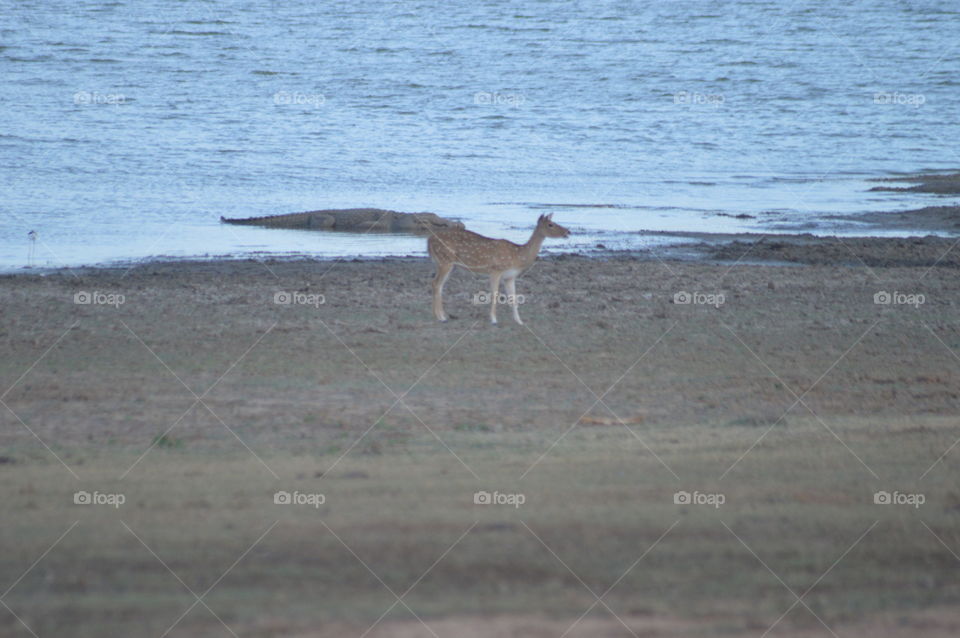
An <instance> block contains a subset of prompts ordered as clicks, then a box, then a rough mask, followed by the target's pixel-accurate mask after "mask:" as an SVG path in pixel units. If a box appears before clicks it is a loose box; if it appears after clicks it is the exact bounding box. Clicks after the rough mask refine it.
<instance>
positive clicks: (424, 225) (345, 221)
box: [220, 208, 463, 235]
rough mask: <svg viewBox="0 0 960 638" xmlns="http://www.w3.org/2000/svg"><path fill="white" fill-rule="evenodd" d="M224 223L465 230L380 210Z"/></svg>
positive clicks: (425, 217) (431, 218)
mask: <svg viewBox="0 0 960 638" xmlns="http://www.w3.org/2000/svg"><path fill="white" fill-rule="evenodd" d="M220 221H221V222H224V223H226V224H242V225H246V226H266V227H268V228H296V229H302V230H334V231H343V232H353V233H366V232H378V233H412V234H415V235H429V234H431V233H433V232H436V231H439V230H448V229H454V228H459V229H462V228H463V223H461V222H458V221H453V220H450V219H445V218H443V217H440V216H438V215H435V214H433V213H399V212H397V211H393V210H383V209H380V208H345V209H336V208H334V209H327V210H312V211H307V212H305V213H289V214H286V215H268V216H266V217H247V218H244V219H236V218H235V219H228V218H226V217H221V218H220Z"/></svg>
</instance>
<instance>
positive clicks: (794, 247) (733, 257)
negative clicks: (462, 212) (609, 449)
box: [0, 231, 960, 280]
mask: <svg viewBox="0 0 960 638" xmlns="http://www.w3.org/2000/svg"><path fill="white" fill-rule="evenodd" d="M635 234H640V235H644V236H654V237H676V238H680V239H687V240H689V241H681V242H678V243H675V244H668V245H664V246H657V247H655V248H637V249H607V248H605V247H598V248H596V249H594V250H581V251H578V252H570V253H545V254H541V255H540V257H539V260H540V261H546V262H555V261H567V260H586V261H611V260H613V261H616V260H629V261H640V262H644V261H652V262H657V261H667V262H674V261H675V262H687V263H700V264H705V265H714V264H715V265H723V264H733V263H736V264H738V265H743V266H752V265H768V266H771V265H779V266H799V265H832V266H911V267H932V266H934V265H937V266H942V267H948V268H956V267H960V251H958V252H957V254H954V251H953V250H952V249H953V248H954V247H955V246H956V245H957V244H958V242H960V238H954V237H941V236H935V235H926V236H909V237H871V236H859V237H838V236H827V237H823V236H816V235H812V234H809V233H802V234H770V233H708V232H703V233H687V232H684V233H680V232H671V231H640V232H639V233H635ZM399 262H412V263H418V262H429V258H428V257H427V256H426V255H410V254H407V255H387V256H370V257H364V256H359V255H357V256H343V257H315V256H309V255H303V254H293V255H269V256H264V257H262V258H257V257H252V256H233V255H225V256H213V257H209V258H206V257H164V256H157V257H150V258H147V259H144V260H137V261H120V262H110V263H105V264H94V265H85V266H63V267H21V268H18V269H15V270H7V271H0V280H3V279H7V278H17V277H48V276H51V275H73V276H81V275H95V274H98V273H103V274H109V273H117V272H120V273H124V272H129V273H132V272H135V271H143V270H154V271H155V270H158V269H160V270H170V269H187V270H192V271H197V272H203V271H211V270H223V269H226V268H231V267H236V266H239V265H242V264H259V265H266V266H272V265H281V264H336V263H376V264H389V263H399Z"/></svg>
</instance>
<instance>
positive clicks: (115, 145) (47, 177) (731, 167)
mask: <svg viewBox="0 0 960 638" xmlns="http://www.w3.org/2000/svg"><path fill="white" fill-rule="evenodd" d="M958 34H960V5H958V4H957V3H956V1H955V0H943V1H934V0H929V1H924V0H910V1H909V2H904V1H903V0H884V1H881V0H870V1H862V2H855V3H823V2H810V1H806V2H804V1H800V2H789V1H783V2H767V1H762V0H755V1H745V0H743V1H730V2H722V1H711V2H706V1H703V0H698V1H683V0H661V1H647V2H639V1H637V2H632V1H604V0H594V1H591V2H580V1H576V0H541V1H531V0H526V1H524V2H491V1H477V0H471V1H470V2H466V1H459V0H453V1H451V0H444V1H439V0H437V1H425V0H413V1H410V2H377V1H368V2H341V1H324V2H316V1H306V0H287V1H285V2H278V3H254V2H249V1H246V0H244V1H242V2H240V1H234V0H226V1H218V2H209V3H207V2H199V1H198V2H151V1H149V0H137V1H133V0H123V1H117V2H89V1H87V2H85V1H82V0H81V1H71V2H63V3H61V2H56V1H52V0H44V1H41V2H30V1H18V2H6V1H5V2H3V3H2V11H0V35H2V38H0V83H2V91H0V112H2V113H3V126H2V128H0V163H2V167H3V168H2V173H3V185H4V187H3V198H2V200H0V268H4V269H7V270H9V269H12V268H19V267H22V266H23V265H25V264H26V263H27V259H28V252H29V250H30V249H31V245H30V241H29V240H28V238H27V233H28V231H30V230H35V231H36V232H37V233H38V239H37V241H36V244H35V246H33V249H34V250H35V253H36V254H35V257H34V263H35V264H36V265H40V266H62V265H77V264H92V263H104V262H110V261H116V260H128V259H139V258H144V257H148V256H158V255H160V256H214V255H237V256H243V255H250V256H256V255H265V254H279V255H284V254H293V253H305V254H309V255H316V256H333V255H356V254H364V255H382V254H423V253H424V252H425V246H424V244H425V242H424V241H423V240H422V239H415V238H408V237H389V236H356V235H342V234H335V235H334V234H326V233H316V232H303V231H281V230H270V229H258V228H249V227H231V226H226V225H222V224H220V223H219V218H220V216H221V215H224V216H227V217H247V216H254V215H269V214H279V213H288V212H297V211H303V210H314V209H318V208H341V207H344V208H345V207H358V206H374V207H380V208H390V209H395V210H401V211H408V212H412V211H433V212H436V213H439V214H441V215H446V216H452V217H457V218H460V219H462V220H463V221H465V222H466V223H467V225H468V226H469V227H470V228H472V229H475V230H477V231H479V232H483V233H485V234H494V235H499V236H504V237H508V238H511V239H514V240H523V239H524V238H525V237H526V235H527V234H528V233H529V229H530V228H531V226H532V224H533V221H534V220H535V218H536V216H537V215H538V214H540V213H541V212H545V211H550V212H554V213H555V217H556V219H557V220H558V221H560V222H561V223H563V224H565V225H568V226H570V227H571V228H572V229H573V230H574V232H575V235H574V236H573V237H571V238H570V239H569V240H567V241H564V242H552V243H551V244H550V246H551V247H552V249H554V250H576V249H580V248H583V247H585V246H591V245H593V244H595V243H596V242H603V243H605V244H606V245H607V246H609V247H631V246H636V247H640V246H644V245H648V244H649V243H650V242H652V241H665V240H664V239H663V238H659V239H652V238H650V237H645V236H642V235H638V234H635V233H634V232H633V231H640V230H678V231H689V230H697V231H717V232H726V231H731V232H732V231H763V232H798V231H799V232H806V231H810V232H816V233H830V232H835V231H837V230H839V231H840V232H855V229H850V228H849V227H844V228H840V229H838V228H837V227H835V226H834V225H832V222H830V220H828V219H824V216H825V215H827V214H830V213H838V212H840V213H856V212H865V211H875V210H893V209H903V208H911V207H918V206H922V205H925V204H927V203H930V202H934V201H936V202H938V203H939V202H944V199H943V198H935V197H931V196H920V195H911V196H904V195H896V196H894V195H891V194H884V193H870V192H868V190H867V189H868V188H869V187H870V186H871V184H870V183H869V182H867V181H866V180H868V179H869V178H872V177H878V176H884V175H889V174H891V173H895V172H905V171H917V170H926V169H956V168H957V167H960V156H958V150H957V140H958V138H960V117H958V114H960V110H958V106H960V49H958V45H960V38H958ZM947 199H949V198H947ZM952 202H953V200H951V203H952ZM744 213H745V214H748V215H752V216H753V217H752V218H748V219H737V218H735V217H733V216H732V215H737V214H744Z"/></svg>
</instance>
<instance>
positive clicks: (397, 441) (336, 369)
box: [0, 239, 960, 636]
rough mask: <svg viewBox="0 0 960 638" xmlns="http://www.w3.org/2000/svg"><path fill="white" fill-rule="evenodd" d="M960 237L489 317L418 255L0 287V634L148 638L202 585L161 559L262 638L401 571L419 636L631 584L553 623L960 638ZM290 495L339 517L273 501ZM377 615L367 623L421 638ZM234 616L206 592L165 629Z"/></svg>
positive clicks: (591, 275)
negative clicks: (706, 498) (437, 295)
mask: <svg viewBox="0 0 960 638" xmlns="http://www.w3.org/2000/svg"><path fill="white" fill-rule="evenodd" d="M951 245H952V242H951V241H949V240H936V239H926V240H916V241H914V240H862V241H859V240H845V241H844V243H843V244H839V243H837V242H833V243H830V242H828V241H827V242H813V241H806V242H803V241H800V240H797V241H795V242H784V243H782V245H780V244H775V243H773V242H766V241H765V242H761V243H760V244H753V243H745V244H743V246H742V249H743V250H742V251H741V252H739V253H738V252H737V251H738V250H739V247H737V246H736V245H733V246H728V247H725V248H721V249H718V248H717V247H716V246H711V245H709V244H704V246H706V248H703V250H710V251H713V252H712V253H711V254H710V257H711V259H714V260H716V263H695V262H680V261H660V260H659V259H658V258H656V257H654V256H650V255H618V254H612V255H608V256H606V257H604V258H595V259H587V258H583V257H559V258H553V259H549V260H543V261H541V262H538V264H537V265H536V266H535V267H534V268H533V269H532V270H531V271H530V272H528V273H527V274H525V275H524V276H523V277H522V278H521V279H520V281H519V283H518V292H520V293H522V294H523V295H525V299H524V303H523V304H522V306H521V309H520V311H521V315H522V316H523V318H524V320H525V321H526V325H525V326H518V325H515V324H513V322H512V321H511V319H510V313H509V312H508V311H507V310H506V309H501V313H500V318H501V325H499V326H496V327H494V326H490V325H488V323H487V322H486V319H485V317H486V309H485V308H484V307H481V306H478V305H475V304H474V303H473V298H474V295H475V294H476V293H478V292H479V291H481V290H482V289H483V286H484V284H485V281H484V279H482V278H479V277H474V276H472V275H469V274H465V273H459V272H458V273H457V274H456V275H455V276H454V277H452V278H451V280H450V281H449V282H448V285H447V306H448V312H449V313H450V314H451V315H453V316H454V317H456V319H455V320H453V321H451V322H449V323H447V324H438V323H436V322H434V321H433V320H432V317H431V314H430V309H429V281H430V278H431V276H432V266H431V264H430V263H429V262H428V261H427V260H425V259H414V258H410V259H394V260H382V261H353V262H340V263H331V262H313V261H293V262H266V263H260V262H254V261H233V262H231V261H218V262H206V263H154V264H146V265H140V266H137V267H135V268H132V269H128V270H124V269H81V270H71V271H60V272H56V273H51V274H47V275H43V276H39V275H16V276H7V277H0V344H2V346H0V348H2V351H3V358H2V362H0V386H2V387H0V390H2V391H3V394H2V395H0V397H2V400H3V404H4V406H6V407H3V408H2V409H0V479H2V480H0V485H2V488H0V496H2V501H3V503H4V505H3V509H4V513H3V523H4V524H3V525H0V546H3V547H4V550H5V551H4V552H3V553H2V558H0V573H2V574H3V580H2V582H0V593H2V592H3V590H5V589H6V588H7V587H8V586H11V585H12V587H11V590H9V591H8V592H7V594H6V595H4V596H2V597H0V601H2V602H4V603H5V604H7V605H8V607H9V608H8V610H6V611H7V613H5V610H4V609H3V608H0V634H2V635H11V636H16V635H30V634H29V633H28V632H27V630H26V629H25V628H24V624H25V625H27V626H29V627H31V629H32V630H33V631H35V632H36V633H37V634H38V635H41V636H43V635H83V636H86V635H90V636H93V635H120V634H119V633H116V632H121V633H123V632H131V631H133V632H143V631H148V633H151V632H152V633H151V635H154V634H155V635H160V634H161V633H163V631H164V630H165V629H166V628H168V627H169V626H170V623H172V622H174V620H176V619H177V617H178V615H180V614H181V613H182V612H183V610H184V609H186V608H187V607H189V606H190V603H191V602H195V599H193V598H192V597H191V595H190V594H189V593H188V592H187V591H186V590H185V589H183V588H180V587H179V586H178V583H177V579H176V578H174V576H172V575H171V573H176V574H177V578H182V579H183V581H182V582H183V583H185V585H187V586H189V587H190V588H191V589H193V590H194V591H195V592H196V593H197V594H198V595H199V594H201V593H203V592H204V591H205V590H206V589H207V588H208V587H211V588H213V586H215V589H214V592H213V593H212V594H211V595H210V598H209V599H208V600H209V603H208V604H209V605H210V608H211V609H213V610H215V611H217V612H218V615H219V616H220V617H221V618H222V620H223V621H224V623H225V624H227V625H228V626H230V627H231V628H232V630H235V631H236V632H237V633H238V634H239V635H251V636H273V635H277V636H279V635H300V636H328V635H329V636H334V635H360V634H362V633H363V631H364V629H365V628H367V627H370V625H371V623H373V622H374V621H376V620H377V618H378V617H379V616H380V614H382V613H383V611H384V609H386V608H387V607H389V606H390V605H391V603H394V602H396V598H395V597H393V596H392V595H391V594H390V593H389V590H391V589H392V590H393V591H394V592H396V593H397V595H400V594H402V593H403V592H404V591H405V590H406V589H407V588H408V587H410V586H411V584H416V589H415V590H414V591H413V593H412V594H410V598H409V599H408V600H409V603H410V606H411V608H412V609H414V610H416V612H417V615H418V616H420V617H421V618H422V619H423V620H425V621H426V622H427V624H428V625H429V626H430V627H431V628H432V629H433V630H434V631H435V632H436V634H437V635H440V636H446V635H451V636H453V635H457V636H471V635H496V636H546V635H561V634H562V633H563V631H564V630H565V629H566V628H567V627H569V626H570V625H571V623H573V622H574V621H575V620H576V619H577V617H579V616H580V614H581V613H583V612H584V611H585V610H587V609H588V608H590V607H591V604H592V603H594V602H595V601H596V598H595V596H594V594H593V593H591V592H596V595H600V594H601V593H603V592H604V591H605V590H607V589H608V588H611V585H612V584H617V583H619V584H618V585H617V586H616V587H614V588H611V591H610V594H609V598H606V597H605V598H604V601H606V602H607V603H608V604H609V605H610V608H611V609H612V610H613V612H615V613H613V612H610V613H608V611H607V610H605V609H604V608H603V607H602V606H600V607H595V608H593V609H592V611H591V613H590V614H588V615H587V617H586V618H585V619H584V620H583V622H582V623H581V624H580V625H578V626H577V627H575V628H574V630H573V631H571V633H569V634H567V635H575V636H577V635H584V636H586V635H610V636H614V635H627V636H629V635H630V634H631V633H633V634H635V635H643V636H674V635H677V636H679V635H761V634H763V632H764V631H765V630H766V629H767V628H769V627H770V626H771V624H772V623H774V622H775V621H776V620H777V618H778V616H780V615H781V614H783V613H784V611H785V610H787V609H788V608H790V610H791V611H789V613H787V614H786V617H785V618H784V619H783V620H782V622H780V623H778V624H777V626H776V628H775V629H774V630H773V631H772V632H771V633H770V634H769V635H771V636H776V635H790V636H807V635H810V636H812V635H824V633H825V632H826V633H827V634H828V635H829V632H828V630H827V629H826V628H825V627H824V625H827V626H829V627H831V628H832V629H833V630H836V633H837V635H849V636H860V635H863V636H866V635H868V634H869V635H872V636H895V635H906V634H915V633H922V634H923V635H927V636H941V635H942V636H948V635H956V632H957V628H958V624H957V623H958V616H957V614H956V611H955V610H956V604H957V602H958V601H960V569H958V567H960V562H958V560H957V559H956V556H955V555H956V554H960V531H958V530H960V525H958V523H960V518H958V517H960V492H958V491H957V489H956V485H957V478H958V470H960V466H958V465H957V459H958V458H960V457H958V453H957V450H956V448H955V447H954V446H955V445H956V443H955V442H956V441H957V440H958V438H960V422H958V421H957V417H956V415H957V408H958V404H960V393H958V387H960V357H958V354H960V326H958V324H957V311H958V303H960V281H958V280H957V277H956V273H957V271H956V266H957V261H956V260H957V257H956V255H955V254H954V253H953V252H952V251H951V250H950V248H951ZM851 250H852V251H853V254H851ZM748 252H749V254H747V253H748ZM738 259H739V260H740V261H738ZM765 260H770V261H774V262H776V263H778V264H779V263H788V264H793V265H746V264H747V263H753V262H754V261H761V262H762V261H765ZM801 263H805V264H812V265H799V264H801ZM84 301H89V303H82V302H84ZM284 488H286V489H289V490H290V491H293V490H294V489H295V488H296V489H301V490H303V491H310V490H314V491H317V490H322V491H324V492H325V493H326V494H327V497H328V499H329V500H328V502H327V503H326V504H325V505H324V506H323V508H321V509H317V510H311V509H307V510H303V511H300V510H298V513H296V514H291V513H288V510H283V511H282V513H280V514H278V513H277V509H276V507H278V506H275V505H274V504H273V503H272V502H271V501H270V495H271V494H273V493H274V492H275V491H276V490H277V489H284ZM77 489H86V490H88V491H90V492H94V491H96V490H100V491H101V492H110V491H111V490H112V491H120V492H123V493H125V494H126V495H127V499H128V504H127V505H124V506H123V508H119V509H117V510H116V511H112V510H110V509H100V510H96V509H89V508H88V509H84V508H82V507H81V506H74V505H73V503H72V502H71V501H70V496H71V494H72V493H73V492H74V491H75V490H77ZM480 489H487V490H490V491H493V490H495V489H499V490H500V491H501V492H504V493H510V492H522V493H524V494H526V495H527V498H528V503H527V504H526V505H524V506H523V508H522V509H519V508H517V509H514V508H507V509H502V508H501V509H496V508H493V509H490V508H486V509H485V508H483V507H479V509H477V507H475V506H474V505H473V503H472V501H471V495H472V494H473V493H474V492H475V491H476V490H480ZM678 489H685V490H688V491H690V492H697V491H698V490H699V491H700V492H702V493H715V492H722V493H723V494H725V498H726V499H728V503H727V504H726V505H724V509H721V510H717V509H716V508H707V509H704V508H700V509H698V508H697V507H692V508H691V507H685V508H684V507H680V508H679V509H678V506H677V505H676V504H675V503H674V501H673V495H674V493H675V492H676V491H677V490H678ZM877 490H887V491H890V492H894V491H896V490H899V491H900V492H903V493H915V492H922V493H923V494H924V498H925V501H926V504H925V505H924V506H923V508H913V507H906V506H890V507H883V506H882V505H875V504H874V503H873V501H872V497H871V495H872V494H874V492H876V491H877ZM78 508H79V509H78ZM74 521H77V522H78V524H77V525H76V528H75V531H70V532H69V534H68V535H67V536H66V537H65V538H64V539H63V540H62V542H61V543H60V544H59V545H56V549H54V550H52V551H49V553H45V551H46V550H49V549H50V548H51V544H52V543H54V541H56V540H57V538H58V536H59V535H60V534H61V533H62V532H63V530H66V529H68V527H69V526H70V525H71V524H72V522H74ZM271 521H276V522H277V524H276V527H275V528H273V527H270V525H271ZM674 523H676V524H677V526H676V531H675V532H670V534H671V535H670V537H669V538H667V539H664V540H663V543H662V546H658V549H657V550H656V551H654V552H652V553H651V554H650V556H649V557H648V558H645V559H644V562H643V563H641V564H640V565H641V567H640V568H638V569H636V570H634V571H630V572H629V573H626V572H625V570H627V568H628V567H630V566H631V564H632V563H634V561H636V560H637V557H638V556H640V555H642V554H643V552H644V550H645V549H647V548H649V547H651V545H652V544H654V543H655V542H657V539H658V537H660V535H661V534H664V533H665V530H670V529H673V528H671V527H670V526H671V525H672V524H674ZM473 524H476V527H475V528H473V527H470V526H471V525H473ZM874 524H875V525H876V527H875V529H876V531H870V530H872V529H874V528H872V527H871V525H874ZM71 529H72V528H71ZM264 530H267V532H269V535H268V536H266V538H265V540H263V543H262V544H261V545H256V544H254V545H255V549H254V547H252V546H251V543H253V542H254V541H255V540H257V538H258V536H259V535H260V534H261V533H264ZM271 530H273V531H271ZM464 530H468V531H469V530H473V531H469V533H468V535H467V537H466V540H464V541H463V542H462V543H461V544H460V545H457V546H456V549H455V550H452V551H450V554H449V557H446V558H444V559H443V560H442V561H440V562H439V563H437V565H436V567H435V568H434V570H433V571H431V572H430V573H429V575H428V576H426V577H424V578H423V579H422V581H420V580H418V577H420V576H423V575H424V574H425V572H424V570H425V569H426V568H427V567H430V565H431V564H432V563H433V562H434V561H437V559H438V557H439V556H441V554H442V553H443V551H444V549H445V548H451V547H453V545H454V544H455V541H457V538H458V536H459V535H460V534H461V533H464ZM865 530H866V532H865ZM334 532H337V534H336V536H334V535H333V533H334ZM134 533H136V537H135V536H134ZM867 533H868V534H867ZM861 534H867V536H865V537H864V538H865V539H866V540H863V542H862V544H860V545H857V544H856V543H854V541H857V539H858V536H860V535H861ZM741 539H742V540H741ZM668 541H669V542H668ZM858 542H859V541H858ZM147 547H149V548H150V551H147V550H146V549H145V548H147ZM346 547H349V551H347V550H345V549H344V548H346ZM545 548H549V549H545ZM855 548H856V549H855ZM245 550H247V551H249V552H250V553H249V556H248V557H247V558H245V559H244V560H243V561H242V562H241V563H240V564H239V566H237V567H236V568H235V571H233V572H231V575H230V576H228V577H226V578H224V579H223V580H222V583H221V581H220V580H218V579H217V577H218V576H219V575H221V574H224V570H226V569H227V568H228V567H230V566H231V563H233V562H234V561H235V560H236V559H237V557H238V556H240V555H241V554H243V553H244V551H245ZM845 551H849V556H850V558H849V559H847V558H844V559H843V560H839V561H838V559H839V558H840V557H842V556H845V554H844V552H845ZM151 552H155V555H151ZM754 552H755V554H754ZM38 557H40V558H42V560H37V559H38ZM161 558H162V559H163V562H164V563H166V564H167V565H168V566H169V568H170V571H168V570H167V569H165V568H164V566H163V565H162V564H161V563H160V562H158V560H157V559H161ZM361 559H362V561H361ZM34 561H37V566H36V567H35V568H32V567H31V565H32V564H33V563H34ZM834 561H838V566H836V567H835V568H833V571H829V570H828V568H830V566H831V564H832V563H834ZM363 563H366V565H368V566H369V568H370V569H369V570H367V569H364V565H363ZM764 564H766V565H767V567H769V569H767V568H765V567H764ZM825 570H828V571H829V573H828V571H825ZM372 573H375V574H376V576H377V578H374V577H373V576H371V574H372ZM21 574H23V576H22V577H21V578H19V579H18V576H20V575H21ZM381 577H382V581H381V582H378V579H379V578H381ZM621 577H622V578H623V580H622V581H620V580H618V578H621ZM780 578H782V579H783V582H779V581H778V579H780ZM171 589H172V590H173V592H172V593H171V592H170V590H171ZM808 590H809V591H810V593H809V598H804V602H805V603H806V604H809V605H810V610H809V613H808V610H807V608H806V607H805V605H793V606H792V604H793V603H796V596H794V595H793V594H792V593H791V591H795V592H797V595H801V594H804V592H805V591H808ZM405 600H407V599H405ZM391 609H392V611H391V613H390V614H388V615H387V616H386V617H385V618H384V619H383V621H382V623H381V624H379V625H378V626H377V627H376V628H375V629H374V630H373V631H372V632H371V633H369V634H367V635H369V636H381V635H382V636H386V635H394V636H408V635H409V636H414V635H431V634H430V632H429V631H427V630H426V629H424V627H423V625H422V624H421V623H420V622H418V621H416V620H415V619H414V618H412V617H411V615H410V613H408V612H407V610H406V609H404V608H403V606H402V605H399V604H398V606H396V607H395V608H391ZM814 612H815V613H814ZM14 613H15V614H16V615H14ZM818 617H819V618H820V619H821V620H822V621H823V622H822V623H821V620H818V619H817V618H818ZM18 618H19V619H20V620H18ZM21 620H22V621H23V624H21V622H20V621H21ZM627 627H629V628H630V629H629V630H628V629H627ZM226 632H227V630H226V629H225V628H224V626H223V625H222V624H221V623H220V622H219V621H217V620H215V619H214V618H213V617H212V615H211V614H210V613H208V612H207V611H206V610H205V609H204V607H203V606H202V605H201V606H198V607H196V608H195V609H194V610H193V611H192V612H190V613H189V614H187V615H186V616H185V617H184V618H183V620H182V624H180V625H178V626H177V627H176V629H174V630H173V631H172V632H171V633H170V634H168V635H172V636H178V635H185V636H186V635H191V636H195V635H224V634H225V633H226ZM424 632H426V634H425V633H424Z"/></svg>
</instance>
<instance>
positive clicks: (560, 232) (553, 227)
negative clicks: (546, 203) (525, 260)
mask: <svg viewBox="0 0 960 638" xmlns="http://www.w3.org/2000/svg"><path fill="white" fill-rule="evenodd" d="M537 230H539V231H541V232H542V233H543V234H544V235H545V236H547V237H569V236H570V231H569V229H567V228H564V227H563V226H561V225H560V224H558V223H556V222H555V221H553V213H550V214H549V215H540V219H538V220H537Z"/></svg>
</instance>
